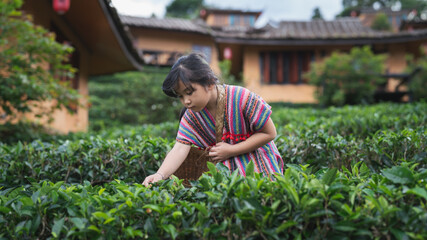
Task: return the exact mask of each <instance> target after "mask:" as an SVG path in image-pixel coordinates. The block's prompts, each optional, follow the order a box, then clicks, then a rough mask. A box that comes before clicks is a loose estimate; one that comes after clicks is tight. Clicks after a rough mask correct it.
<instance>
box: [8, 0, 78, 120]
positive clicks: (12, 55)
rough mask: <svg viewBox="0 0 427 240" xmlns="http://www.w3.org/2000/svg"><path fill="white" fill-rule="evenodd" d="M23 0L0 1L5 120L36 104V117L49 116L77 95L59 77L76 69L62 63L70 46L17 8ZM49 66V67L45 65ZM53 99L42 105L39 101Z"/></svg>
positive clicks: (71, 74) (75, 99) (74, 99)
mask: <svg viewBox="0 0 427 240" xmlns="http://www.w3.org/2000/svg"><path fill="white" fill-rule="evenodd" d="M21 6H22V0H3V1H0V112H1V113H2V114H3V117H7V119H8V120H13V119H16V116H17V114H19V113H24V112H30V111H32V110H34V108H33V107H37V109H38V112H37V113H36V114H37V115H36V116H42V115H47V116H49V115H50V114H51V113H52V112H53V111H54V110H55V109H58V108H61V107H62V106H69V105H70V104H73V105H75V104H77V101H78V94H77V92H76V91H74V90H72V89H71V88H69V87H68V86H67V85H66V83H65V82H61V81H59V78H62V77H65V78H66V77H72V76H73V72H74V71H75V70H74V69H73V68H72V67H71V66H70V65H67V64H64V62H66V61H67V60H68V55H69V54H70V53H71V52H72V48H71V47H68V46H66V45H62V44H60V43H58V42H56V41H55V36H54V35H53V34H52V33H49V32H48V31H46V30H45V29H44V28H42V27H39V26H35V25H34V24H33V23H32V22H31V18H30V17H29V16H24V15H22V13H21V12H20V11H18V10H17V9H19V8H20V7H21ZM47 66H49V68H47ZM50 100H55V101H52V105H51V107H48V108H43V109H42V108H41V107H42V105H41V104H40V103H41V102H42V101H50Z"/></svg>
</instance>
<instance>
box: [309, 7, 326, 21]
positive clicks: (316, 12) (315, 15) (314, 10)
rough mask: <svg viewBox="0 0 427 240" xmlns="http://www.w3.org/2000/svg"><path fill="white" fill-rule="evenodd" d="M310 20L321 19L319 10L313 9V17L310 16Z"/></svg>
mask: <svg viewBox="0 0 427 240" xmlns="http://www.w3.org/2000/svg"><path fill="white" fill-rule="evenodd" d="M311 19H323V15H322V13H321V12H320V8H319V7H316V8H315V9H313V15H312V16H311Z"/></svg>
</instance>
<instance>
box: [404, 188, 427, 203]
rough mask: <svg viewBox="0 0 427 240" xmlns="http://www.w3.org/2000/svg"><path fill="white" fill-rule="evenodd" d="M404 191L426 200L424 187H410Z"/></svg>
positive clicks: (426, 193)
mask: <svg viewBox="0 0 427 240" xmlns="http://www.w3.org/2000/svg"><path fill="white" fill-rule="evenodd" d="M406 193H407V194H408V193H410V194H415V195H417V196H420V197H423V198H424V199H425V200H427V191H426V190H425V189H424V188H420V187H415V188H411V189H410V190H408V191H407V192H406Z"/></svg>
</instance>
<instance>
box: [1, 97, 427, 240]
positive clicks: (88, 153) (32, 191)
mask: <svg viewBox="0 0 427 240" xmlns="http://www.w3.org/2000/svg"><path fill="white" fill-rule="evenodd" d="M273 111H274V114H273V118H274V119H273V120H274V121H275V124H276V126H277V130H278V133H279V135H278V136H277V139H276V144H277V146H278V149H279V151H280V153H281V155H282V156H283V158H284V160H285V163H286V168H285V173H284V174H283V175H277V176H275V178H276V180H275V181H271V180H269V179H268V178H264V177H262V176H260V175H259V174H256V173H253V165H250V166H248V172H247V175H248V176H247V177H246V178H244V177H241V176H239V175H238V174H237V172H233V173H230V172H229V170H227V169H226V167H224V166H223V165H222V164H218V165H217V166H216V167H215V166H214V165H211V164H210V165H209V169H210V171H209V172H208V173H206V174H204V175H203V176H202V177H201V178H200V179H199V180H198V181H194V182H192V186H191V187H189V188H186V187H184V186H183V185H182V182H181V180H179V179H176V178H175V177H172V178H171V179H168V180H165V181H161V182H159V183H156V184H153V185H152V186H151V187H150V188H146V187H144V186H143V185H141V182H142V181H143V179H144V178H145V176H146V175H147V174H151V173H153V172H154V171H156V170H157V168H158V167H159V165H160V164H161V161H162V159H163V158H164V157H165V154H166V153H167V152H168V150H170V148H171V147H172V145H173V143H174V136H175V134H176V129H177V121H175V122H170V123H164V124H161V125H143V126H140V127H136V128H132V127H126V128H124V129H122V130H120V129H118V128H111V129H108V130H103V131H100V132H96V133H95V132H91V133H89V134H75V135H69V136H67V138H68V139H67V138H65V137H64V138H56V139H54V138H51V139H49V138H46V139H39V140H36V141H33V142H18V143H16V144H6V143H2V144H0V239H35V238H39V239H99V238H102V239H144V238H146V239H214V238H215V239H425V238H427V206H426V204H427V166H426V165H427V151H426V143H427V139H426V136H427V128H426V122H427V117H426V113H427V104H426V103H422V102H421V103H412V104H378V105H373V106H349V107H343V108H335V107H331V108H327V109H312V108H300V109H297V108H285V107H282V108H277V109H273ZM160 136H161V137H160Z"/></svg>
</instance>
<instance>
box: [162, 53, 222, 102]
mask: <svg viewBox="0 0 427 240" xmlns="http://www.w3.org/2000/svg"><path fill="white" fill-rule="evenodd" d="M180 80H181V81H182V83H183V84H184V85H185V86H186V87H189V88H190V89H191V83H198V84H200V85H202V86H204V87H207V86H210V85H212V84H216V83H218V78H217V77H216V76H215V74H214V72H213V71H212V69H211V67H210V66H209V63H208V62H207V61H206V59H205V57H204V56H203V55H202V54H200V53H191V54H189V55H186V56H182V57H180V58H179V59H178V60H177V61H176V62H175V64H174V65H173V66H172V68H171V70H170V71H169V74H168V75H167V76H166V79H165V80H164V81H163V87H162V89H163V92H164V93H165V94H166V95H168V96H170V97H175V98H176V97H178V96H177V95H176V92H175V89H176V87H177V86H178V81H180Z"/></svg>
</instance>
